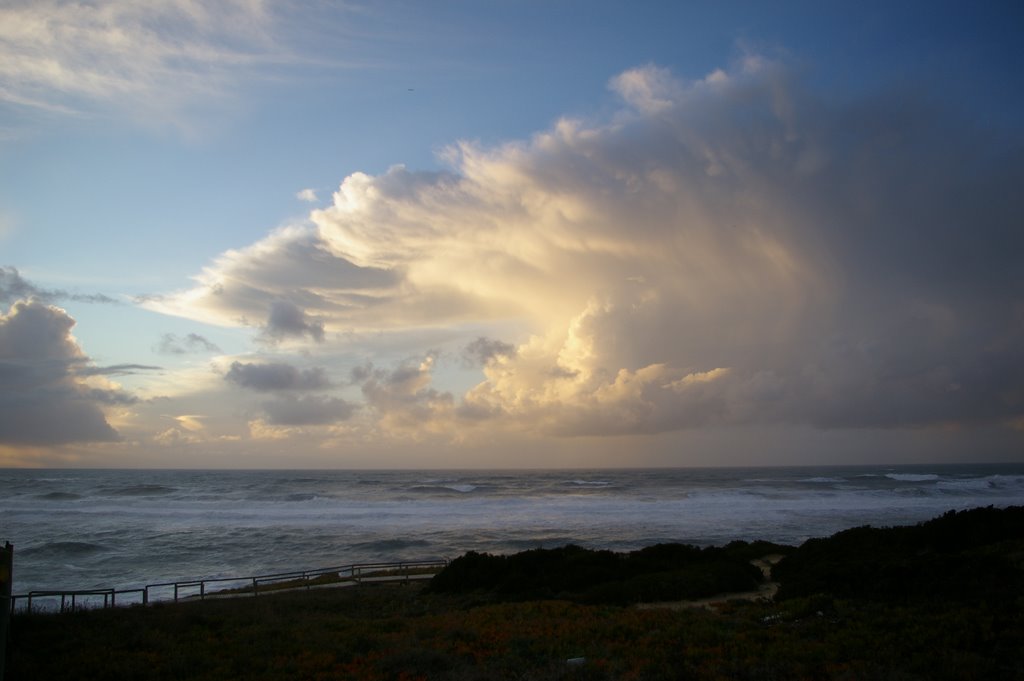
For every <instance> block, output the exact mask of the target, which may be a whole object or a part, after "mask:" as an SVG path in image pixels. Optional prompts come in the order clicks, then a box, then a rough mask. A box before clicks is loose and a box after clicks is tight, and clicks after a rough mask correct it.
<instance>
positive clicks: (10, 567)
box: [0, 542, 14, 681]
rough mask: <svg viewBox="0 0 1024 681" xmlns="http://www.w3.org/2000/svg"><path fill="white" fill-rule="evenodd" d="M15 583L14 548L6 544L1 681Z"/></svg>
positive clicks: (1, 569)
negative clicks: (12, 583)
mask: <svg viewBox="0 0 1024 681" xmlns="http://www.w3.org/2000/svg"><path fill="white" fill-rule="evenodd" d="M13 581H14V546H12V545H11V542H4V547H3V548H2V549H0V606H3V607H0V681H3V678H4V662H5V661H6V660H7V627H8V624H9V623H10V621H11V607H12V601H11V582H13Z"/></svg>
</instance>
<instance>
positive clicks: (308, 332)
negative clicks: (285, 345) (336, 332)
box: [263, 300, 324, 343]
mask: <svg viewBox="0 0 1024 681" xmlns="http://www.w3.org/2000/svg"><path fill="white" fill-rule="evenodd" d="M305 336H309V337H310V338H312V339H313V340H314V341H316V342H318V343H322V342H323V340H324V323H323V322H322V321H320V320H316V319H310V318H309V317H308V316H307V315H306V313H305V312H304V311H303V310H302V308H300V307H299V306H298V305H296V304H295V303H293V302H291V301H290V300H275V301H273V302H272V303H271V304H270V314H269V316H268V317H267V324H266V326H265V327H264V328H263V337H264V338H265V339H267V340H270V341H279V340H283V339H285V338H303V337H305Z"/></svg>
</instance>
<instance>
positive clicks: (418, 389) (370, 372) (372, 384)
mask: <svg viewBox="0 0 1024 681" xmlns="http://www.w3.org/2000/svg"><path fill="white" fill-rule="evenodd" d="M435 362H436V356H435V355H434V354H428V355H427V356H426V357H424V358H423V359H422V360H408V361H406V362H403V363H402V364H400V365H399V366H397V367H396V368H394V369H392V370H390V371H388V370H385V369H378V368H373V367H364V368H360V369H357V370H354V371H353V378H354V379H355V378H357V377H358V378H361V379H362V380H361V384H360V389H361V390H362V393H363V397H364V398H365V400H366V404H367V405H368V406H369V407H370V409H371V410H373V412H374V413H375V414H376V415H377V417H378V419H379V421H380V423H381V424H382V426H383V427H384V429H385V431H395V432H415V431H417V430H420V429H422V430H425V431H433V430H438V429H443V428H445V427H446V426H447V423H448V422H449V421H450V419H451V415H452V413H453V410H454V407H455V400H454V397H453V395H452V394H451V393H449V392H445V391H439V390H437V389H435V388H433V387H432V386H431V383H432V381H433V368H434V364H435Z"/></svg>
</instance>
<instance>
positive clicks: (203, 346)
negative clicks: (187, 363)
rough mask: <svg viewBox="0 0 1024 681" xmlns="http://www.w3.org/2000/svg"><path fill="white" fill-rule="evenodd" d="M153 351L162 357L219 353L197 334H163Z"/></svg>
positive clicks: (216, 348) (212, 344)
mask: <svg viewBox="0 0 1024 681" xmlns="http://www.w3.org/2000/svg"><path fill="white" fill-rule="evenodd" d="M153 350H154V351H155V352H158V353H160V354H162V355H186V354H189V353H196V352H220V348H219V347H217V345H216V344H214V343H211V342H210V341H208V340H207V339H206V338H204V337H203V336H200V335H199V334H198V333H190V334H187V335H185V336H178V335H176V334H173V333H165V334H163V335H162V336H160V342H159V343H157V344H156V345H155V346H154V347H153Z"/></svg>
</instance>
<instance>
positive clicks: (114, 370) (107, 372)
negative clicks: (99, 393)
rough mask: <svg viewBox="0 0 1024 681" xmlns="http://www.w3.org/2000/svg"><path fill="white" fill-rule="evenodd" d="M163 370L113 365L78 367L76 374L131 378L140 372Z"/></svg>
mask: <svg viewBox="0 0 1024 681" xmlns="http://www.w3.org/2000/svg"><path fill="white" fill-rule="evenodd" d="M162 368H163V367H158V366H152V365H149V364H113V365H111V366H108V367H97V366H84V367H78V368H77V369H75V371H74V373H75V374H76V375H78V376H129V375H132V374H137V373H139V372H140V371H159V370H160V369H162Z"/></svg>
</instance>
